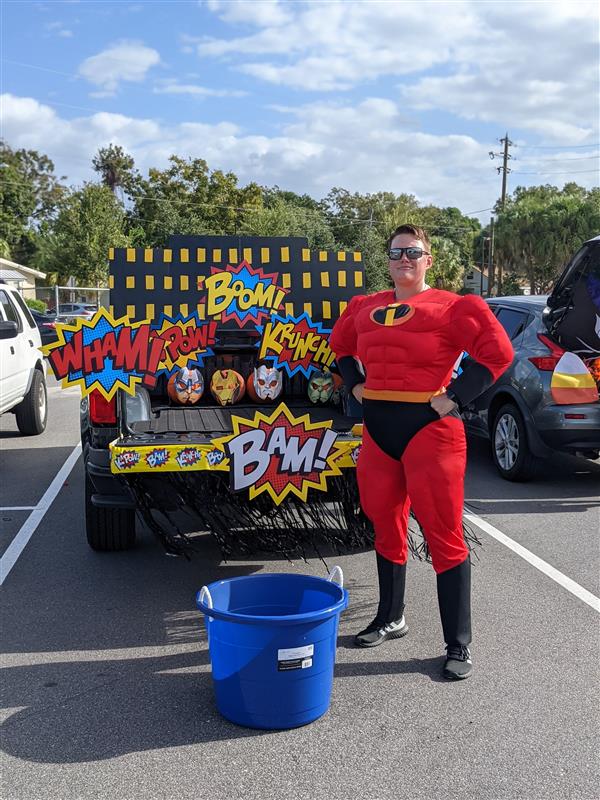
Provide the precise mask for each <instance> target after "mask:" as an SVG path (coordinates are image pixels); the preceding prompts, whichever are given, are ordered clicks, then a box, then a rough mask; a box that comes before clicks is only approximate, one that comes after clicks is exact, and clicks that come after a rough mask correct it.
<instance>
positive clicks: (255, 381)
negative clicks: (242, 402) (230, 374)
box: [246, 364, 283, 403]
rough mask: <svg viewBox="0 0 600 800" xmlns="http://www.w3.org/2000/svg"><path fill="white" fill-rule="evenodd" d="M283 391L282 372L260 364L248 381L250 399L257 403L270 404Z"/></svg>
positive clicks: (247, 388) (247, 387)
mask: <svg viewBox="0 0 600 800" xmlns="http://www.w3.org/2000/svg"><path fill="white" fill-rule="evenodd" d="M282 389H283V374H282V373H281V372H280V370H278V369H275V368H274V367H271V366H269V365H268V364H260V365H259V366H258V367H255V368H254V370H253V372H252V373H251V374H250V375H249V376H248V380H247V381H246V390H247V392H248V397H250V398H251V399H252V400H254V402H255V403H268V402H269V401H270V400H277V398H278V397H279V395H280V394H281V391H282Z"/></svg>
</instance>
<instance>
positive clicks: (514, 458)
mask: <svg viewBox="0 0 600 800" xmlns="http://www.w3.org/2000/svg"><path fill="white" fill-rule="evenodd" d="M492 457H493V459H494V464H495V465H496V469H497V470H498V472H499V473H500V475H501V476H502V477H503V478H504V480H507V481H528V480H531V478H533V477H534V476H535V474H536V472H537V467H538V464H539V459H537V458H536V457H535V456H534V455H533V453H532V452H531V450H530V449H529V443H528V441H527V431H526V430H525V422H524V421H523V417H522V415H521V412H520V411H519V409H518V408H517V407H516V406H514V405H513V404H512V403H507V404H506V405H504V406H502V408H500V410H499V411H498V413H497V414H496V417H495V419H494V425H493V428H492Z"/></svg>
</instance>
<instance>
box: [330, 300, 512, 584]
mask: <svg viewBox="0 0 600 800" xmlns="http://www.w3.org/2000/svg"><path fill="white" fill-rule="evenodd" d="M330 344H331V347H332V349H333V351H334V352H335V353H336V357H337V360H338V363H339V361H340V360H341V359H343V358H344V357H346V356H353V357H357V358H358V359H360V362H361V363H362V364H363V366H364V368H365V371H366V380H365V388H364V395H363V412H364V427H363V446H362V449H361V452H360V456H359V460H358V465H357V477H358V484H359V490H360V498H361V505H362V507H363V510H364V512H365V514H366V515H367V516H368V517H369V518H370V520H371V521H372V523H373V526H374V528H375V550H376V551H377V553H379V554H380V555H381V556H383V557H384V558H385V559H387V560H388V561H391V562H394V563H396V564H405V563H406V560H407V526H408V516H409V510H410V507H411V506H412V509H413V512H414V515H415V517H416V518H417V520H418V521H419V524H420V525H421V528H422V530H423V534H424V536H425V538H426V540H427V544H428V546H429V550H430V553H431V558H432V562H433V567H434V569H435V571H436V573H438V574H440V573H443V572H445V571H446V570H450V569H452V568H453V567H455V566H457V565H459V564H461V563H462V562H464V561H465V559H467V557H468V550H467V547H466V545H465V541H464V536H463V528H462V512H463V500H464V474H465V467H466V440H465V432H464V425H463V422H462V420H461V419H460V416H459V415H458V413H455V414H454V415H448V416H445V417H443V418H441V419H440V417H439V416H438V414H437V413H436V412H435V411H434V410H433V408H432V407H431V405H430V404H429V400H430V399H431V397H433V396H434V395H436V394H439V393H440V392H441V391H443V390H444V389H445V388H446V387H448V389H449V390H452V391H453V396H454V397H456V399H457V400H459V401H461V400H462V401H463V402H469V401H470V400H472V399H473V398H474V397H476V396H477V395H478V394H480V393H481V392H482V391H484V390H485V389H486V388H487V386H489V385H490V384H491V383H492V382H494V381H495V380H497V379H498V377H499V376H500V375H501V374H502V373H503V372H504V371H505V370H506V369H507V368H508V366H509V365H510V363H511V361H512V357H513V349H512V346H511V344H510V341H509V339H508V337H507V335H506V333H505V332H504V329H503V328H502V326H501V325H500V324H499V322H498V321H497V320H496V318H495V317H494V315H493V314H492V312H491V310H490V309H489V307H488V306H487V304H486V303H485V302H484V301H483V300H482V299H481V298H480V297H477V296H474V295H467V296H465V297H459V296H458V295H455V294H452V293H450V292H446V291H442V290H438V289H427V290H425V291H423V292H420V293H419V294H417V295H415V296H413V297H411V298H409V299H408V300H406V301H400V302H398V301H396V300H395V295H394V291H393V290H389V291H383V292H378V293H376V294H373V295H362V296H358V297H354V298H353V299H352V300H351V302H350V303H349V305H348V307H347V309H346V310H345V311H344V313H343V314H342V316H341V317H340V319H339V320H338V321H337V323H336V324H335V326H334V329H333V332H332V334H331V337H330ZM462 351H467V352H468V354H469V356H470V359H471V361H472V362H476V367H477V366H479V368H480V371H479V372H477V369H475V370H474V371H473V374H472V376H471V380H470V383H469V379H468V378H467V380H466V382H465V381H463V382H462V390H463V391H462V396H461V381H460V377H459V379H457V380H455V381H452V382H451V383H450V385H449V382H450V379H451V375H452V368H453V365H454V364H455V362H456V360H457V358H458V356H459V355H460V353H461V352H462ZM481 375H484V376H485V377H484V378H481ZM354 382H355V383H356V382H358V381H354ZM467 384H469V385H468V386H467V390H466V395H468V396H465V388H464V387H465V386H466V385H467ZM350 388H351V387H350Z"/></svg>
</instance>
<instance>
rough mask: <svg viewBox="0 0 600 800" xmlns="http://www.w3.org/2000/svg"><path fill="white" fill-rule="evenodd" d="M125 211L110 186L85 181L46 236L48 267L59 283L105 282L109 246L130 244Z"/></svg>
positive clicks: (87, 284) (92, 284)
mask: <svg viewBox="0 0 600 800" xmlns="http://www.w3.org/2000/svg"><path fill="white" fill-rule="evenodd" d="M124 226H125V212H124V211H123V209H122V207H121V205H120V204H119V202H118V201H117V200H116V198H115V197H114V195H113V194H112V192H111V190H110V189H109V188H108V187H107V186H101V185H99V184H95V183H86V184H84V185H83V187H82V188H81V189H78V190H76V191H74V192H72V193H71V194H70V195H69V197H68V198H67V200H66V201H65V203H64V206H63V208H62V209H61V211H60V213H59V215H58V217H57V219H56V221H55V222H54V224H53V226H52V232H51V233H50V234H49V236H48V240H47V269H48V271H49V272H55V273H56V275H57V279H58V282H59V283H65V282H66V281H67V280H68V278H70V277H73V278H75V280H76V281H77V283H78V285H79V286H105V285H106V283H107V280H108V260H107V256H108V250H109V248H110V247H126V246H128V244H129V240H128V237H127V235H126V234H125V232H124Z"/></svg>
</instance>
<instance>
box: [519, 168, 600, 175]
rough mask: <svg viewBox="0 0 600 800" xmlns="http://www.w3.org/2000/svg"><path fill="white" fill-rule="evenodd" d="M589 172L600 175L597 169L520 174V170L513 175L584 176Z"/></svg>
mask: <svg viewBox="0 0 600 800" xmlns="http://www.w3.org/2000/svg"><path fill="white" fill-rule="evenodd" d="M589 172H595V173H596V174H597V175H600V171H599V170H597V169H582V170H577V171H576V172H571V171H569V172H521V171H520V170H515V171H514V173H513V174H514V175H585V174H586V173H589Z"/></svg>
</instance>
